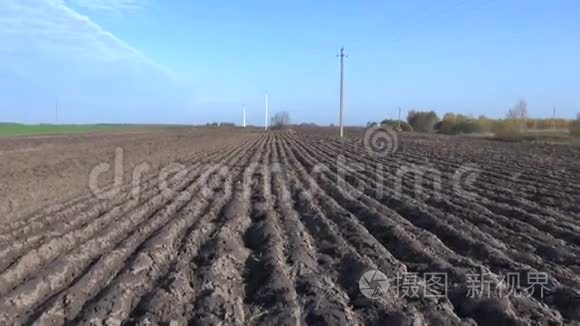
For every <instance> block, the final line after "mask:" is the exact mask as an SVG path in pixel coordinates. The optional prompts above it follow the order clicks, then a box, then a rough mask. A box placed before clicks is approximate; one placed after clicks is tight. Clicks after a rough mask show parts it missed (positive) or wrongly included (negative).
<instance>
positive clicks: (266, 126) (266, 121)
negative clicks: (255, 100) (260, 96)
mask: <svg viewBox="0 0 580 326" xmlns="http://www.w3.org/2000/svg"><path fill="white" fill-rule="evenodd" d="M268 105H269V103H268V93H266V119H265V121H264V130H268V109H269V108H268Z"/></svg>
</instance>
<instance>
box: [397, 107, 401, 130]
mask: <svg viewBox="0 0 580 326" xmlns="http://www.w3.org/2000/svg"><path fill="white" fill-rule="evenodd" d="M397 121H398V124H399V130H401V107H400V106H399V120H397Z"/></svg>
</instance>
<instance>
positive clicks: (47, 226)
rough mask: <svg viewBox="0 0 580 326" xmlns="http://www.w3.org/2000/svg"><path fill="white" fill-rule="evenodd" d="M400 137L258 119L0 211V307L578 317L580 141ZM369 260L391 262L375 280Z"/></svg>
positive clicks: (155, 320)
mask: <svg viewBox="0 0 580 326" xmlns="http://www.w3.org/2000/svg"><path fill="white" fill-rule="evenodd" d="M400 138H401V139H399V144H398V147H397V149H396V150H393V151H392V152H390V153H388V155H375V154H373V153H371V152H369V150H368V148H367V147H368V146H365V144H363V143H364V142H363V138H362V137H361V138H356V139H344V140H340V139H337V138H332V137H325V136H322V135H313V134H310V135H308V134H301V133H294V132H270V133H263V134H256V135H253V136H252V137H246V138H245V139H243V140H240V141H239V144H235V145H228V146H227V147H223V148H221V149H219V150H215V151H213V152H210V153H208V154H206V155H202V156H197V157H193V158H191V159H189V160H187V161H183V162H182V163H184V168H183V169H182V170H181V171H180V172H179V173H175V174H171V175H170V176H169V177H168V178H167V180H166V182H164V184H165V183H166V184H167V186H166V187H160V182H159V180H160V179H159V178H158V177H157V176H149V177H147V178H145V179H143V182H142V183H141V184H140V185H139V187H138V189H137V190H135V187H134V185H129V184H126V185H124V186H122V188H121V189H120V190H121V191H118V192H117V194H116V195H115V196H113V197H112V198H110V199H98V198H96V197H95V196H93V195H92V194H85V195H82V196H78V197H76V198H74V199H71V200H69V201H67V202H63V203H62V204H60V205H56V206H55V205H53V206H50V207H46V208H43V209H40V210H38V211H36V212H34V213H33V214H30V215H27V216H25V217H23V218H21V219H19V220H17V221H12V222H9V223H5V224H2V225H0V324H7V325H8V324H37V325H61V324H71V325H77V324H80V325H82V324H95V325H99V324H106V325H109V324H111V325H120V324H128V325H133V324H138V325H159V324H161V325H185V324H188V323H190V324H194V325H251V324H260V325H302V324H307V325H324V324H326V325H460V324H462V325H476V324H480V325H494V326H497V325H526V324H534V325H548V324H550V325H552V324H553V325H558V324H574V323H578V322H580V297H579V293H580V292H579V290H580V205H579V204H578V203H579V202H580V166H579V165H578V157H579V154H578V151H575V150H574V149H560V150H558V151H556V152H552V151H546V152H545V153H544V152H542V151H540V150H536V149H534V150H533V151H530V152H532V153H533V154H534V155H535V156H529V157H526V156H524V154H522V153H527V152H526V151H524V149H522V148H520V147H523V146H525V145H519V144H516V145H514V144H501V143H497V144H493V145H490V144H489V143H487V142H477V141H471V140H462V141H453V142H445V141H439V140H438V141H430V140H425V139H421V138H417V137H410V138H406V137H402V136H401V137H400ZM367 145H368V144H367ZM367 271H380V272H382V273H384V275H386V277H387V278H388V283H389V286H386V287H385V286H378V285H377V283H376V282H371V283H372V284H371V286H372V287H373V288H374V289H379V290H380V291H379V292H376V293H374V294H377V295H374V296H373V297H368V296H367V295H365V294H364V293H363V292H362V291H361V277H362V276H363V274H365V273H366V272H367ZM435 274H437V275H440V276H441V275H444V278H445V283H444V286H443V285H442V283H440V284H439V286H438V287H437V290H438V291H436V292H433V287H432V286H433V284H430V283H429V282H430V281H432V280H433V278H432V276H433V275H435ZM474 275H480V276H482V277H483V276H485V277H484V278H485V280H484V281H481V284H480V283H478V286H479V285H481V286H482V289H483V290H484V291H483V292H485V290H487V291H488V292H489V293H483V294H482V293H479V295H474V291H475V290H476V288H478V287H476V286H474V284H473V283H474ZM507 275H512V276H514V275H517V276H518V282H517V283H516V285H517V286H516V287H517V288H518V290H522V289H527V290H526V291H524V292H519V291H512V292H511V293H509V291H508V290H510V289H509V288H510V287H509V286H506V284H508V285H510V284H511V285H513V283H507V282H504V277H505V276H507ZM541 276H546V277H547V279H545V280H543V279H540V280H538V279H537V278H538V277H541ZM405 281H406V282H405ZM411 281H413V282H411ZM411 285H412V286H411ZM404 289H406V290H408V291H410V292H405V293H403V290H404Z"/></svg>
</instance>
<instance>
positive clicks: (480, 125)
mask: <svg viewBox="0 0 580 326" xmlns="http://www.w3.org/2000/svg"><path fill="white" fill-rule="evenodd" d="M486 124H487V118H485V117H480V119H477V120H476V119H473V118H471V117H468V116H465V115H461V114H458V115H455V114H453V113H446V114H445V115H444V116H443V120H441V121H440V122H438V123H437V124H435V127H434V128H435V130H436V131H438V132H440V133H442V134H447V135H457V134H473V133H480V132H484V131H486Z"/></svg>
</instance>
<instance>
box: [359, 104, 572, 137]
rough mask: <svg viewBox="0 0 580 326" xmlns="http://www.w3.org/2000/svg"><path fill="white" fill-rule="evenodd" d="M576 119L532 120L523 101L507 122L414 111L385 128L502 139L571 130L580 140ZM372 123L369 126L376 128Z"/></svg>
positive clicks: (388, 122)
mask: <svg viewBox="0 0 580 326" xmlns="http://www.w3.org/2000/svg"><path fill="white" fill-rule="evenodd" d="M576 118H577V119H576V120H575V121H574V120H567V119H530V118H529V116H528V109H527V103H526V101H525V100H524V99H520V100H519V101H518V102H516V104H515V105H514V106H512V107H511V108H510V109H509V110H508V111H507V112H506V115H505V118H504V119H490V118H487V117H486V116H484V115H480V116H479V117H477V118H476V117H473V116H468V115H463V114H455V113H445V115H443V118H442V119H440V118H439V117H438V116H437V113H435V111H419V110H411V111H409V113H408V115H407V121H399V120H390V119H385V120H383V121H381V125H387V126H390V127H392V128H395V129H398V130H400V131H415V132H422V133H441V134H446V135H457V134H473V133H494V134H495V135H498V136H517V135H519V134H523V133H525V132H526V131H527V130H548V129H558V130H566V129H567V130H569V131H570V134H571V135H573V136H579V137H580V113H579V114H578V116H577V117H576ZM376 125H377V123H376V122H372V121H371V122H368V123H367V127H371V126H376Z"/></svg>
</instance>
